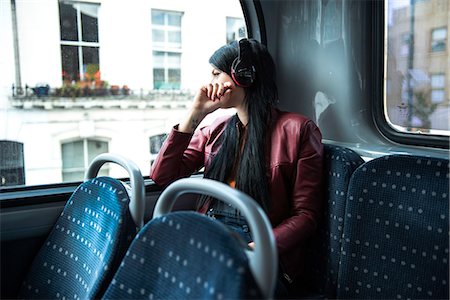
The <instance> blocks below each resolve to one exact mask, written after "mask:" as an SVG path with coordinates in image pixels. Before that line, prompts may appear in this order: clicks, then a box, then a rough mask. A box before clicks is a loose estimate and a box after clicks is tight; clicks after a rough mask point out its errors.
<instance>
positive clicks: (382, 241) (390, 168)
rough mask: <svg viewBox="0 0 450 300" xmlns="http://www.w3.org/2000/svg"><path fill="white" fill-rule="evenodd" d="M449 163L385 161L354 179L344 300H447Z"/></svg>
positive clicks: (341, 284) (341, 289) (341, 288)
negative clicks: (356, 299) (354, 299)
mask: <svg viewBox="0 0 450 300" xmlns="http://www.w3.org/2000/svg"><path fill="white" fill-rule="evenodd" d="M448 194H449V161H448V160H447V159H437V158H430V157H418V156H407V155H391V156H384V157H380V158H377V159H374V160H371V161H369V162H367V163H365V164H364V165H363V166H361V167H359V168H358V169H357V170H356V171H355V173H354V174H353V176H352V178H351V179H350V185H349V192H348V199H347V207H346V212H345V220H344V235H343V242H342V243H343V246H342V255H341V266H340V269H339V275H338V294H337V296H338V298H343V299H350V298H363V299H374V298H377V299H408V298H409V299H426V298H429V299H448V297H449V286H448V280H449V272H448V270H449V267H448V258H449V229H448V224H449V223H448V222H449V221H448V217H449V196H448Z"/></svg>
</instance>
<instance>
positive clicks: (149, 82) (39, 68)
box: [0, 0, 438, 188]
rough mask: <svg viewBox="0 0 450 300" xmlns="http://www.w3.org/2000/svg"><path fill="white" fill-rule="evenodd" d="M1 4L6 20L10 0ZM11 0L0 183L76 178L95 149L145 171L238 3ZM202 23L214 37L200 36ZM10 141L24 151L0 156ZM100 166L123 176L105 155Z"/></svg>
mask: <svg viewBox="0 0 450 300" xmlns="http://www.w3.org/2000/svg"><path fill="white" fill-rule="evenodd" d="M2 4H4V6H3V7H2V8H5V9H4V10H2V13H4V15H5V19H7V20H11V19H12V10H11V5H10V1H4V3H3V2H2ZM16 4H17V12H18V13H17V28H18V30H16V31H14V28H13V26H12V24H11V22H6V21H5V22H3V23H2V25H4V26H0V45H1V47H2V50H4V51H2V54H4V55H9V56H8V59H4V60H3V61H2V68H0V74H1V80H0V87H1V88H0V107H1V108H2V109H0V153H1V157H0V170H1V174H0V184H1V186H0V188H2V187H5V186H12V185H30V186H32V185H41V184H51V183H61V182H68V181H79V180H82V179H83V177H84V174H85V172H86V168H87V166H88V165H89V163H90V162H91V161H92V159H93V158H94V157H95V156H96V155H98V154H100V153H104V152H112V153H118V154H121V155H123V156H125V157H128V158H129V159H131V160H133V161H134V162H135V163H136V164H137V165H138V166H139V168H140V169H141V172H142V174H143V175H144V176H148V175H149V169H150V164H151V162H152V161H153V160H154V159H155V157H156V152H157V151H159V149H160V147H161V145H162V141H163V140H164V139H165V137H166V134H167V133H169V132H170V130H171V129H172V128H173V126H174V125H176V124H178V123H179V122H180V120H181V119H182V118H183V117H184V116H185V115H186V113H187V111H188V109H189V107H190V104H191V102H192V100H193V97H194V96H195V93H196V92H197V90H198V88H199V87H200V86H201V85H203V84H205V83H208V82H210V80H211V66H210V65H209V63H208V60H209V57H210V56H211V54H212V53H213V52H214V51H215V50H216V49H218V48H219V47H221V46H222V45H224V44H225V43H227V42H230V41H233V40H236V39H239V38H242V37H245V36H246V27H245V22H244V17H243V13H242V7H241V4H240V1H239V0H229V1H228V0H227V2H226V6H224V2H223V0H196V1H128V2H127V1H108V0H95V1H94V0H93V1H90V0H79V1H78V0H58V1H48V0H33V1H16ZM217 7H222V9H220V10H218V9H217ZM2 17H3V15H2ZM2 20H3V19H2ZM35 24H39V26H35ZM205 24H208V28H207V32H208V36H211V37H214V38H211V39H209V38H206V39H205V38H204V37H201V34H203V33H205V30H206V29H205ZM225 25H226V26H225ZM36 41H39V42H38V43H36ZM30 45H33V46H32V47H31V46H30ZM15 47H17V49H18V51H17V53H18V56H17V57H15V54H14V53H15V51H14V49H15ZM15 61H19V62H20V63H17V64H16V63H15ZM3 62H5V64H3ZM436 74H438V72H436ZM230 113H233V112H231V111H229V110H223V111H222V110H218V111H216V112H215V115H212V116H208V117H209V118H207V119H206V120H205V121H204V122H205V123H208V122H212V121H213V120H214V119H215V117H217V116H218V115H221V114H230ZM152 137H155V138H154V139H152ZM149 140H150V144H149ZM3 141H7V142H8V143H3ZM14 145H20V146H17V147H16V146H14ZM15 147H16V148H15ZM19 148H20V149H19ZM11 149H13V150H14V149H15V150H14V151H15V152H17V153H21V155H22V156H20V158H17V159H16V158H14V157H11V156H8V155H6V154H4V153H9V154H11V153H13V152H14V151H13V150H11ZM6 169H8V170H9V171H4V170H6ZM11 170H12V171H11ZM5 174H9V175H7V176H6V175H5ZM13 175H14V176H13ZM100 175H109V176H114V177H126V176H127V174H126V172H125V171H124V170H123V168H122V167H120V166H116V165H114V164H108V165H107V166H104V167H102V168H101V170H100ZM13 177H14V178H15V179H11V178H13Z"/></svg>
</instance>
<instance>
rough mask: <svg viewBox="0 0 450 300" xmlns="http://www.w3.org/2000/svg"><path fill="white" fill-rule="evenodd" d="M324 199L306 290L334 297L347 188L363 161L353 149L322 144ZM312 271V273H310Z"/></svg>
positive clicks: (309, 261)
mask: <svg viewBox="0 0 450 300" xmlns="http://www.w3.org/2000/svg"><path fill="white" fill-rule="evenodd" d="M324 157H325V162H324V174H325V178H324V182H323V186H324V189H323V190H324V193H325V195H324V199H323V203H324V204H323V208H322V212H323V214H322V217H321V220H320V223H319V227H318V229H317V233H316V235H315V236H314V238H313V240H312V242H311V244H310V246H309V248H308V249H309V253H308V257H309V258H310V259H307V260H306V261H307V263H308V264H309V265H308V271H307V272H305V274H306V275H307V276H310V278H307V279H305V280H311V282H310V283H307V284H305V282H303V283H301V284H303V285H309V287H308V289H309V291H307V293H314V294H320V295H322V296H326V297H330V298H334V297H335V295H336V289H337V275H338V268H339V256H340V248H341V241H342V230H343V221H344V211H345V203H346V197H347V188H348V184H349V181H350V177H351V175H352V174H353V172H354V171H355V170H356V168H358V167H359V166H360V165H361V164H363V163H364V160H363V159H362V158H361V157H360V156H359V155H358V154H357V153H356V152H354V151H353V150H351V149H348V148H345V147H340V146H333V145H327V144H324ZM311 274H312V276H311Z"/></svg>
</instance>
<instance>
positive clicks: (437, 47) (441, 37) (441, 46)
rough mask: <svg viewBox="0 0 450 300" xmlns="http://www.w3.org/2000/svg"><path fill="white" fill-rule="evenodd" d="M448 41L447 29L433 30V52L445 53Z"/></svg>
mask: <svg viewBox="0 0 450 300" xmlns="http://www.w3.org/2000/svg"><path fill="white" fill-rule="evenodd" d="M446 40H447V28H445V27H441V28H435V29H433V30H431V52H439V51H445V48H446Z"/></svg>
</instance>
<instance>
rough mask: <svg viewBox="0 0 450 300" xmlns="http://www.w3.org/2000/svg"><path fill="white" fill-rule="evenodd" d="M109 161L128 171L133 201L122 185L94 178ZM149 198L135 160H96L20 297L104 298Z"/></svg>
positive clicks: (109, 156)
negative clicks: (103, 293)
mask: <svg viewBox="0 0 450 300" xmlns="http://www.w3.org/2000/svg"><path fill="white" fill-rule="evenodd" d="M106 162H114V163H117V164H119V165H121V166H122V167H124V168H125V169H126V170H127V171H128V172H129V174H130V181H131V190H130V194H131V197H130V196H129V194H128V192H127V188H126V186H125V184H123V183H122V182H121V181H119V180H116V179H113V178H110V177H98V178H95V177H96V175H97V174H98V171H99V169H100V167H101V166H102V165H103V164H104V163H106ZM144 194H145V190H144V182H143V177H142V176H141V173H140V171H139V168H138V167H137V166H136V165H135V164H134V163H133V162H131V161H128V160H126V159H125V158H123V157H121V156H119V155H116V154H109V153H105V154H101V155H99V156H97V157H96V158H95V159H94V160H93V162H92V163H91V165H90V166H89V169H88V171H87V172H86V176H85V182H83V183H82V184H81V185H80V186H79V187H78V188H77V189H76V190H75V191H74V193H73V194H72V196H71V197H70V199H69V200H68V201H67V203H66V205H65V207H64V209H63V211H62V213H61V215H60V216H59V218H58V220H57V221H56V223H55V225H54V227H53V229H52V230H51V232H50V234H49V236H48V237H47V239H46V241H45V242H44V244H43V246H42V248H41V249H40V251H39V252H38V254H37V256H36V258H35V259H34V261H33V264H32V266H31V269H30V270H29V273H28V274H27V276H26V279H25V281H24V282H23V284H22V287H21V290H20V291H19V295H18V297H19V298H22V299H58V298H59V299H93V298H97V297H99V296H100V294H101V293H102V292H104V290H105V289H106V287H107V286H108V285H109V282H110V280H111V278H112V275H113V274H114V271H115V269H117V267H118V266H119V264H120V261H121V259H122V257H123V255H124V254H125V252H126V249H127V248H128V246H129V244H130V242H131V241H132V239H133V237H134V236H135V234H136V232H137V230H138V229H139V228H140V227H142V225H143V213H144V209H143V208H144Z"/></svg>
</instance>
